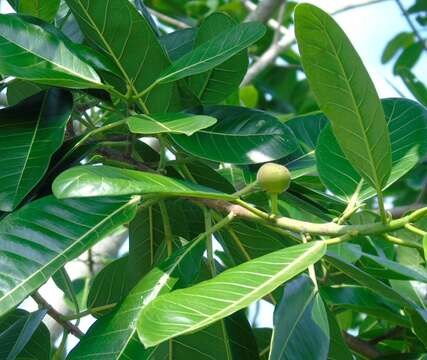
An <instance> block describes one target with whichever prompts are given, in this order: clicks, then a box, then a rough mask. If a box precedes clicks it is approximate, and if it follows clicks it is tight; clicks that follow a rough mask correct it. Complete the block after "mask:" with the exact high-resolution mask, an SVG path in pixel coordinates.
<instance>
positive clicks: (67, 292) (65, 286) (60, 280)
mask: <svg viewBox="0 0 427 360" xmlns="http://www.w3.org/2000/svg"><path fill="white" fill-rule="evenodd" d="M52 280H53V282H54V283H55V285H56V286H57V287H58V288H59V289H61V290H62V292H63V293H64V300H66V301H65V302H66V303H67V300H69V301H70V302H71V304H72V308H73V309H74V310H75V312H76V314H78V313H79V312H80V306H79V300H78V299H77V294H76V291H75V288H74V287H73V281H72V280H71V278H70V276H69V275H68V273H67V270H66V269H65V267H63V268H62V269H60V270H58V271H57V272H56V273H55V274H53V275H52ZM76 281H77V280H76Z"/></svg>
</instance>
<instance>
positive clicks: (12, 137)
mask: <svg viewBox="0 0 427 360" xmlns="http://www.w3.org/2000/svg"><path fill="white" fill-rule="evenodd" d="M72 109H73V98H72V96H71V94H70V93H68V92H66V91H63V90H59V89H52V90H49V91H47V92H45V93H42V94H39V95H35V96H34V97H31V98H29V99H27V100H25V101H23V102H21V103H19V104H18V105H15V106H13V107H9V108H6V109H2V110H0V118H1V120H0V127H1V135H0V152H1V154H2V159H1V160H0V164H1V166H0V188H1V189H2V191H1V193H0V210H2V211H12V210H13V209H15V208H16V207H17V206H18V205H19V204H20V203H21V201H22V200H23V199H24V198H25V196H26V195H27V194H28V193H29V192H30V191H31V189H32V188H34V186H36V185H37V183H38V182H39V181H40V179H41V178H42V177H43V175H44V174H45V172H46V170H47V168H48V166H49V162H50V158H51V156H52V155H53V153H54V152H55V151H56V150H57V149H58V148H59V147H60V146H61V145H62V141H63V139H64V129H65V125H66V124H67V122H68V120H69V118H70V116H71V112H72Z"/></svg>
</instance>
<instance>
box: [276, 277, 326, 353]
mask: <svg viewBox="0 0 427 360" xmlns="http://www.w3.org/2000/svg"><path fill="white" fill-rule="evenodd" d="M273 331H274V332H273V339H272V341H271V353H270V359H274V360H282V359H283V360H285V359H287V360H288V359H289V360H291V359H292V360H294V359H295V360H305V359H313V360H316V359H318V360H323V359H326V358H327V356H328V352H329V324H328V318H327V314H326V310H325V305H324V304H323V301H322V298H321V297H320V295H319V294H318V291H317V289H316V288H315V287H314V285H313V283H312V281H311V280H310V278H309V277H308V276H306V275H302V276H300V277H298V278H296V279H294V280H292V281H290V282H289V283H287V284H286V285H285V289H284V294H283V297H282V300H281V301H280V303H279V304H277V305H276V308H275V310H274V330H273Z"/></svg>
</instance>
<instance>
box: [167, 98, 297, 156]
mask: <svg viewBox="0 0 427 360" xmlns="http://www.w3.org/2000/svg"><path fill="white" fill-rule="evenodd" d="M203 114H204V115H208V116H212V117H214V118H216V119H217V123H216V124H215V125H213V126H211V127H210V128H208V129H204V130H201V131H199V132H197V133H196V134H194V135H193V136H191V137H188V136H183V135H172V139H173V140H174V141H175V143H176V144H178V145H179V146H180V147H181V148H182V149H183V150H184V151H186V152H188V153H190V154H192V155H194V156H196V157H199V158H202V159H207V160H212V161H218V162H226V163H233V164H254V163H262V162H266V161H273V160H276V159H279V158H282V157H284V156H286V155H289V154H290V153H292V152H294V151H295V150H296V147H297V143H296V139H295V136H294V134H293V133H292V131H291V130H290V129H289V127H287V126H286V125H284V124H281V123H280V122H279V121H278V120H277V119H276V118H275V117H273V116H271V115H270V114H268V113H265V112H263V111H260V110H253V109H247V108H243V107H237V106H209V107H205V108H204V111H203Z"/></svg>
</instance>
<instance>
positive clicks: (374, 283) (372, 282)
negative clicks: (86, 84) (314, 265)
mask: <svg viewBox="0 0 427 360" xmlns="http://www.w3.org/2000/svg"><path fill="white" fill-rule="evenodd" d="M325 258H326V260H327V261H328V262H330V263H331V264H332V265H333V266H335V267H336V268H337V269H338V270H340V271H341V272H343V273H344V274H346V275H347V276H348V277H350V278H351V279H353V280H354V281H356V282H358V283H359V284H360V285H363V286H364V287H366V288H368V289H370V290H372V291H374V292H375V293H377V294H378V295H380V296H383V297H385V298H387V299H388V300H389V301H392V302H394V303H396V304H398V305H400V306H401V307H405V306H406V307H413V306H414V304H413V303H412V301H410V300H409V299H407V298H406V297H404V296H402V295H400V294H399V293H398V292H396V291H394V290H393V289H392V288H391V287H389V286H388V285H386V284H385V283H383V282H381V281H379V280H377V279H376V278H374V277H373V276H371V275H369V274H367V273H366V272H364V271H362V270H360V269H359V268H357V267H356V266H355V265H353V264H350V263H348V262H346V261H344V260H342V259H341V258H340V257H339V256H337V255H335V254H332V253H328V254H327V255H326V256H325Z"/></svg>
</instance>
